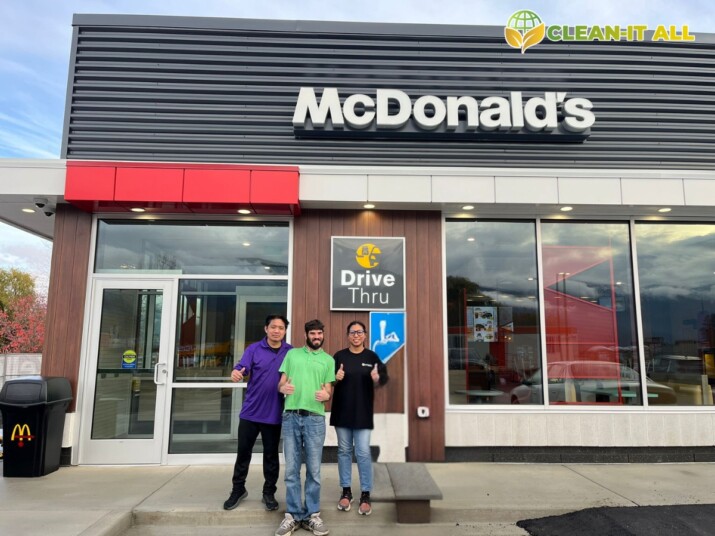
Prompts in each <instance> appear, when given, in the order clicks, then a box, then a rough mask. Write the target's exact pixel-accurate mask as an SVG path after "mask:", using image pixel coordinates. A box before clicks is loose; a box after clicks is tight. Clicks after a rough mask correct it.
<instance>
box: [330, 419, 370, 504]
mask: <svg viewBox="0 0 715 536" xmlns="http://www.w3.org/2000/svg"><path fill="white" fill-rule="evenodd" d="M371 431H372V430H370V429H369V428H361V429H355V428H338V427H337V426H336V427H335V432H336V433H337V434H338V474H339V475H340V487H341V488H348V487H350V481H351V477H352V464H353V444H354V445H355V459H356V460H357V466H358V475H359V476H360V491H372V455H371V454H370V432H371Z"/></svg>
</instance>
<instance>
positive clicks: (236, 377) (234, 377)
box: [231, 367, 246, 382]
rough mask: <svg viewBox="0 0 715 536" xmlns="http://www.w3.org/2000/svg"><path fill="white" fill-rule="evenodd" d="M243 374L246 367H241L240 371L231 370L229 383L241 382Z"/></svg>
mask: <svg viewBox="0 0 715 536" xmlns="http://www.w3.org/2000/svg"><path fill="white" fill-rule="evenodd" d="M244 374H246V367H243V368H242V369H241V370H236V369H233V371H232V372H231V381H233V382H242V381H243V375H244Z"/></svg>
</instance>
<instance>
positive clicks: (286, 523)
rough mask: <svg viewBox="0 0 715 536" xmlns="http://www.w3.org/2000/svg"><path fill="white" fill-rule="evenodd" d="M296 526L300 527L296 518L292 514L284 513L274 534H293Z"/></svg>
mask: <svg viewBox="0 0 715 536" xmlns="http://www.w3.org/2000/svg"><path fill="white" fill-rule="evenodd" d="M298 528H300V523H298V521H297V520H296V519H293V516H292V515H290V514H286V516H285V517H284V518H283V521H281V525H280V527H278V530H277V531H276V536H290V535H291V534H293V531H294V530H296V529H298Z"/></svg>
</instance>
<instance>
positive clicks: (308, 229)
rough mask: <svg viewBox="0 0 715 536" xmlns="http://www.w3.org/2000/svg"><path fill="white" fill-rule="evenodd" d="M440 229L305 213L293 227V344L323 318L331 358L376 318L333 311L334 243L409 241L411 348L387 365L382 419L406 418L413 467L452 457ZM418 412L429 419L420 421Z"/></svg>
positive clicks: (436, 223)
mask: <svg viewBox="0 0 715 536" xmlns="http://www.w3.org/2000/svg"><path fill="white" fill-rule="evenodd" d="M441 222H442V218H441V214H440V213H439V212H421V211H420V212H417V211H362V210H361V211H357V210H356V211H345V210H340V211H337V210H305V211H303V212H302V214H301V215H300V216H298V217H296V219H295V221H294V241H293V277H292V282H293V289H292V298H293V303H292V311H291V317H290V318H289V320H290V321H291V323H292V326H291V339H292V341H291V342H292V344H293V345H295V346H300V345H302V344H303V343H304V331H303V325H304V324H305V322H306V321H308V320H311V319H313V318H319V319H320V320H322V321H323V323H324V324H325V346H324V347H325V349H326V351H327V352H328V353H331V354H332V353H334V352H336V351H337V350H340V349H341V348H345V347H346V346H347V336H346V333H345V330H346V327H347V324H348V323H349V322H350V321H351V320H360V321H362V322H363V323H365V325H368V320H369V318H368V317H369V314H368V313H367V312H351V311H330V237H331V236H375V237H382V236H388V237H391V236H395V237H405V252H406V254H405V260H406V304H407V309H406V316H407V328H406V330H407V344H406V347H405V349H404V350H402V351H400V352H399V353H398V354H397V355H395V356H394V357H393V358H392V359H391V360H390V361H389V363H388V367H387V368H388V373H389V375H390V382H389V383H388V384H387V386H386V387H385V388H382V389H378V390H377V394H376V398H375V411H376V412H379V413H404V412H405V411H406V412H407V415H408V424H409V433H408V440H409V445H408V448H407V459H408V460H409V461H443V460H444V453H445V449H444V442H445V433H444V415H445V411H444V410H445V401H444V343H443V340H444V339H443V337H444V334H443V319H442V317H443V306H442V285H443V274H442V231H441ZM405 387H406V388H407V394H408V396H407V408H405ZM419 406H427V407H429V409H430V417H429V418H427V419H418V418H417V407H419Z"/></svg>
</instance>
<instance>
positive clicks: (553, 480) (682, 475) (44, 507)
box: [0, 463, 715, 536]
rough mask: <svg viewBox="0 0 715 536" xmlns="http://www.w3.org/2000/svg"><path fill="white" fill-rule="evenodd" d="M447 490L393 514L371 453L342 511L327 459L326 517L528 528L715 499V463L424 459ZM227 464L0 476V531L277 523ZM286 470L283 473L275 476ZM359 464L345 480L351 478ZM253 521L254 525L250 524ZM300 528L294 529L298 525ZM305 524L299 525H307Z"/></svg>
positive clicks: (63, 533) (263, 530) (132, 534)
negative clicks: (608, 509)
mask: <svg viewBox="0 0 715 536" xmlns="http://www.w3.org/2000/svg"><path fill="white" fill-rule="evenodd" d="M427 467H428V469H429V471H430V473H431V474H432V476H433V478H434V479H435V481H436V482H437V484H438V485H439V486H440V488H441V489H442V493H443V494H444V500H441V501H433V503H432V508H433V511H432V520H433V522H432V524H431V525H401V524H398V523H396V521H395V520H396V514H395V506H394V503H392V502H390V501H391V500H392V499H393V497H392V487H391V485H390V482H389V477H388V476H387V472H386V470H385V467H384V466H383V465H382V464H376V465H375V489H374V490H373V499H374V502H373V510H374V512H373V515H371V516H370V517H367V518H366V517H363V516H359V515H357V513H356V511H355V509H353V510H351V511H350V512H347V513H345V512H338V511H337V510H336V509H335V503H336V501H337V498H338V496H339V492H340V489H339V487H338V476H337V465H335V464H325V465H324V466H323V475H322V476H323V486H322V502H323V512H322V516H323V519H324V520H325V521H326V524H327V525H328V527H329V528H330V530H331V534H332V535H336V536H340V535H342V534H346V535H347V534H351V535H352V534H368V533H373V532H374V531H375V530H389V533H390V534H397V535H400V534H417V535H420V534H425V535H427V534H435V533H440V534H441V535H442V536H448V535H457V534H459V535H463V534H474V533H477V532H478V533H479V534H493V535H503V536H512V535H524V534H526V533H525V532H524V531H523V530H522V529H520V528H518V527H516V525H515V523H516V522H517V521H519V520H522V519H528V518H535V517H544V516H551V515H560V514H563V513H567V512H573V511H577V510H582V509H585V508H592V507H599V506H645V505H650V506H658V505H672V504H709V503H715V464H710V463H697V464H648V465H644V464H628V465H600V464H599V465H587V464H568V465H560V464H494V463H445V464H427ZM231 473H232V467H229V466H171V467H62V468H60V469H59V470H58V471H57V472H55V473H52V474H50V475H47V476H44V477H39V478H29V479H20V478H1V479H0V534H23V536H31V535H38V536H39V535H44V534H47V533H51V534H53V535H54V536H75V535H82V536H119V535H127V536H148V535H157V536H160V535H164V534H166V535H168V534H172V535H174V536H181V535H184V534H186V535H189V534H191V535H194V534H212V535H214V536H223V535H224V534H225V535H228V534H231V535H235V534H267V535H268V534H273V531H274V530H275V529H276V528H277V526H278V524H279V523H280V521H281V519H282V518H283V513H284V507H285V492H284V489H283V487H282V484H279V490H278V493H277V494H276V497H277V498H278V500H279V502H280V503H281V508H280V509H279V510H278V511H277V512H266V511H265V510H264V509H263V505H262V504H261V502H260V490H261V485H262V472H261V467H260V466H253V467H252V468H251V471H250V473H249V481H248V490H249V496H248V498H247V499H246V500H245V501H244V502H242V503H241V505H240V506H239V507H238V508H237V509H236V510H233V511H230V512H226V511H224V510H223V509H222V504H223V501H224V500H225V499H226V497H227V496H228V493H229V491H230V485H231ZM281 478H282V476H281ZM357 483H358V480H357V475H354V480H353V488H354V489H356V488H358V487H359V486H358V485H357ZM249 529H250V530H249ZM298 534H301V532H299V533H298ZM306 534H307V533H306Z"/></svg>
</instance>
